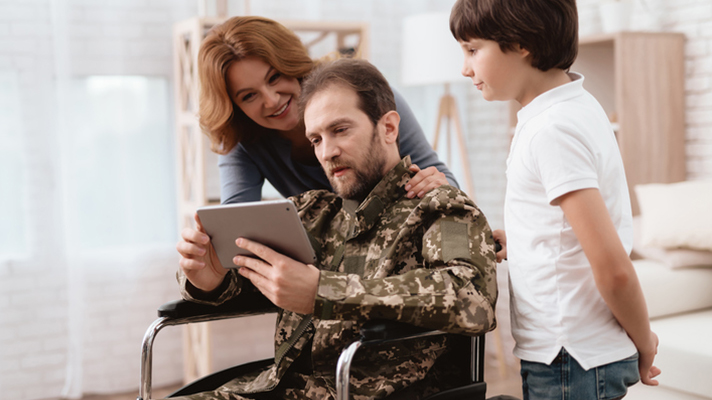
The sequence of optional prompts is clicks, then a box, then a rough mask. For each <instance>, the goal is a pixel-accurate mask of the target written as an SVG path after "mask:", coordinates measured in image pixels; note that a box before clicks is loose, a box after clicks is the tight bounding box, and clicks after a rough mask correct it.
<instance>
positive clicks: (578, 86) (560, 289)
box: [504, 73, 636, 370]
mask: <svg viewBox="0 0 712 400" xmlns="http://www.w3.org/2000/svg"><path fill="white" fill-rule="evenodd" d="M569 77H570V78H571V79H572V82H570V83H567V84H565V85H562V86H559V87H556V88H554V89H552V90H550V91H548V92H546V93H543V94H541V95H539V96H538V97H536V98H535V99H534V100H533V101H532V102H531V103H529V104H528V105H527V106H525V107H524V108H522V109H521V110H520V111H519V113H518V114H517V117H518V121H519V122H518V123H517V127H516V131H515V134H514V138H513V139H512V144H511V148H510V152H509V157H508V158H507V193H506V196H505V206H504V209H505V211H504V225H505V231H506V233H507V250H508V251H507V256H508V261H509V279H510V292H511V294H510V302H511V304H510V305H511V313H512V334H513V336H514V339H515V340H516V346H515V349H514V354H515V356H517V357H519V358H521V359H523V360H527V361H534V362H540V363H544V364H550V363H551V362H552V361H553V360H554V358H555V357H556V355H557V354H558V353H559V351H560V350H561V348H562V347H564V348H566V351H568V352H569V353H570V354H571V355H572V356H573V357H574V358H575V359H576V361H578V362H579V364H581V366H582V367H583V368H585V369H586V370H588V369H590V368H593V367H597V366H600V365H604V364H608V363H611V362H614V361H618V360H621V359H624V358H626V357H629V356H631V355H633V354H635V352H636V348H635V345H634V344H633V342H632V340H631V339H630V338H629V337H628V335H627V334H626V332H625V331H624V330H623V328H622V327H621V326H620V325H619V324H618V322H617V321H616V319H615V317H614V316H613V314H612V313H611V311H610V309H609V308H608V306H606V304H605V302H604V301H603V298H602V297H601V295H600V293H599V291H598V289H597V288H596V283H595V281H594V279H593V272H592V270H591V266H590V264H589V262H588V259H587V258H586V255H585V254H584V252H583V249H582V248H581V244H580V243H579V241H578V240H577V239H576V236H575V234H574V232H573V230H572V228H571V225H569V223H568V221H567V220H566V218H565V216H564V213H563V211H562V209H561V207H559V206H558V205H553V204H552V202H553V201H554V200H555V199H557V198H558V197H560V196H561V195H563V194H566V193H569V192H572V191H576V190H580V189H585V188H597V189H598V190H599V191H600V192H601V196H602V197H603V200H604V201H605V203H606V207H607V208H608V212H609V213H610V216H611V219H612V220H613V224H614V226H615V227H616V230H617V231H618V235H619V237H620V239H621V241H622V243H623V246H624V248H625V249H626V251H627V252H628V253H630V250H631V248H632V242H633V239H632V237H633V227H632V214H631V208H630V197H629V194H628V186H627V183H626V178H625V172H624V169H623V161H622V159H621V156H620V151H619V149H618V143H617V142H616V138H615V135H614V133H613V130H612V128H611V124H610V122H609V120H608V118H607V117H606V113H605V112H604V111H603V108H602V107H601V105H600V104H599V103H598V102H597V101H596V99H595V98H594V97H593V96H592V95H591V94H590V93H588V92H587V91H586V90H585V89H584V88H583V80H584V79H583V76H582V75H580V74H576V73H570V74H569Z"/></svg>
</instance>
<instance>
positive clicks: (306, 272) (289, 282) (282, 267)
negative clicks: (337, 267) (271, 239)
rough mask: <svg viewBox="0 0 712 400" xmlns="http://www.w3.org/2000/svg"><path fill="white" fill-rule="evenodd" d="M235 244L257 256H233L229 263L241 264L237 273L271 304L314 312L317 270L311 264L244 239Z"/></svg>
mask: <svg viewBox="0 0 712 400" xmlns="http://www.w3.org/2000/svg"><path fill="white" fill-rule="evenodd" d="M235 244H236V245H237V247H240V248H243V249H245V250H248V251H250V252H252V253H253V254H254V255H256V256H257V257H259V258H254V257H249V256H235V258H233V262H234V263H235V265H237V266H238V267H241V268H240V269H239V271H238V272H239V273H240V275H242V276H244V277H245V278H247V279H249V280H250V281H251V282H252V284H253V285H255V287H256V288H257V289H259V291H260V292H262V294H264V295H265V297H267V298H268V299H270V300H271V301H272V303H274V305H276V306H277V307H280V308H283V309H285V310H289V311H293V312H296V313H299V314H309V313H311V312H313V311H314V300H315V299H316V291H317V287H318V286H319V270H318V269H317V268H316V267H315V266H313V265H311V264H309V265H307V264H302V263H300V262H298V261H296V260H294V259H292V258H289V257H287V256H285V255H283V254H280V253H277V252H276V251H274V250H272V249H270V248H269V247H267V246H264V245H262V244H259V243H257V242H253V241H251V240H248V239H245V238H238V239H237V240H236V241H235Z"/></svg>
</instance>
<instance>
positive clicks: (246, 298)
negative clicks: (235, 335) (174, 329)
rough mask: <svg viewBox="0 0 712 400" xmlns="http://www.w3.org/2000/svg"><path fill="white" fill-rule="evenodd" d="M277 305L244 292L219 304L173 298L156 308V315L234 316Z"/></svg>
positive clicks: (192, 316)
mask: <svg viewBox="0 0 712 400" xmlns="http://www.w3.org/2000/svg"><path fill="white" fill-rule="evenodd" d="M277 310H278V308H277V306H275V305H274V304H272V302H271V301H269V300H268V299H267V298H266V297H265V296H263V295H262V294H260V293H255V294H249V295H247V294H245V295H241V296H239V297H236V298H234V299H230V300H228V301H226V302H225V303H222V304H220V305H217V306H216V305H210V304H200V303H195V302H192V301H188V300H174V301H170V302H168V303H165V304H163V305H162V306H160V307H159V308H158V317H159V318H160V317H167V318H170V319H183V318H203V317H204V318H209V317H211V316H215V317H218V316H224V315H230V316H234V317H239V316H247V315H257V314H267V313H271V312H276V311H277Z"/></svg>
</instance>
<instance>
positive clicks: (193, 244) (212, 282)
mask: <svg viewBox="0 0 712 400" xmlns="http://www.w3.org/2000/svg"><path fill="white" fill-rule="evenodd" d="M195 222H197V223H198V230H195V229H190V228H185V229H183V231H182V232H181V240H180V241H179V242H178V244H177V245H176V250H178V253H180V255H181V259H180V262H179V264H180V268H181V270H183V273H184V274H185V277H186V278H188V280H189V281H190V283H191V284H193V286H195V287H196V288H198V289H200V290H202V291H204V292H210V291H212V290H215V289H216V288H217V287H218V286H220V283H222V281H223V279H224V278H225V275H226V274H227V269H225V268H223V266H222V264H220V260H218V256H217V254H215V248H214V247H213V245H212V243H210V237H209V236H208V235H207V234H206V233H205V229H203V225H202V224H201V223H200V218H198V214H195Z"/></svg>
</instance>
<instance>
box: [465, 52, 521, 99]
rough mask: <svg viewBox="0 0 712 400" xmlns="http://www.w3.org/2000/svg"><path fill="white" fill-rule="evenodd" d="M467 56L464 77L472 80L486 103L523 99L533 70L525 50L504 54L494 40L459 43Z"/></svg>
mask: <svg viewBox="0 0 712 400" xmlns="http://www.w3.org/2000/svg"><path fill="white" fill-rule="evenodd" d="M460 46H461V47H462V51H463V53H464V54H465V63H464V66H463V68H462V75H464V76H466V77H468V78H470V79H472V83H474V84H475V86H476V87H477V89H478V90H479V91H481V92H482V96H483V97H484V98H485V100H488V101H493V100H519V99H520V98H521V97H522V96H523V95H524V93H523V91H524V89H525V88H524V82H526V80H525V79H523V78H524V77H525V76H526V73H527V72H528V71H531V70H532V69H533V67H532V66H531V64H530V63H529V62H528V58H527V55H528V54H529V53H528V52H527V51H526V50H523V49H519V50H513V51H507V52H503V51H502V49H500V47H499V44H498V43H497V42H495V41H493V40H484V39H470V40H468V41H460Z"/></svg>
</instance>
